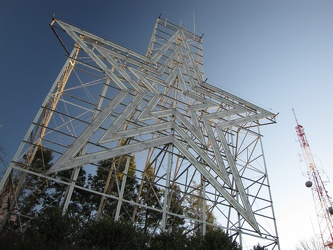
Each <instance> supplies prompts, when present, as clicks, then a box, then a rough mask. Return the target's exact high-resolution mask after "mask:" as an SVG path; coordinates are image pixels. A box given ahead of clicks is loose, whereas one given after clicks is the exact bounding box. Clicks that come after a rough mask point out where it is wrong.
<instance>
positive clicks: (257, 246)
mask: <svg viewBox="0 0 333 250" xmlns="http://www.w3.org/2000/svg"><path fill="white" fill-rule="evenodd" d="M253 250H267V248H265V247H264V246H261V245H260V244H259V243H258V245H256V246H254V247H253Z"/></svg>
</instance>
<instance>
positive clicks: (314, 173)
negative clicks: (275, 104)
mask: <svg viewBox="0 0 333 250" xmlns="http://www.w3.org/2000/svg"><path fill="white" fill-rule="evenodd" d="M293 113H294V116H295V120H296V123H297V126H296V127H295V129H296V133H297V136H298V141H299V143H300V145H301V148H302V150H303V154H304V159H305V163H306V166H307V168H308V170H307V174H308V177H309V180H308V181H307V182H306V183H305V186H306V187H308V188H311V190H312V196H313V201H314V205H315V208H316V213H317V220H318V224H319V229H320V236H321V239H322V242H323V244H324V246H325V247H328V248H330V249H333V221H332V215H333V208H332V201H331V198H330V197H329V195H328V192H327V191H326V188H325V185H324V182H323V181H322V178H321V176H320V173H319V171H318V170H317V168H316V164H315V162H314V160H313V156H312V153H311V150H310V146H309V143H308V140H307V139H306V136H305V132H304V128H303V126H302V125H300V124H299V123H298V121H297V118H296V114H295V111H294V109H293Z"/></svg>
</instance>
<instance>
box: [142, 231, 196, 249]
mask: <svg viewBox="0 0 333 250" xmlns="http://www.w3.org/2000/svg"><path fill="white" fill-rule="evenodd" d="M189 242H190V239H189V238H187V237H186V235H184V234H183V233H182V232H181V231H176V230H172V231H169V232H161V233H160V234H158V235H156V236H155V237H153V238H152V239H151V241H150V245H149V248H150V249H160V250H163V249H173V250H178V249H179V250H182V249H189V248H188V246H189Z"/></svg>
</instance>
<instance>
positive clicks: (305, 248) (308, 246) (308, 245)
mask: <svg viewBox="0 0 333 250" xmlns="http://www.w3.org/2000/svg"><path fill="white" fill-rule="evenodd" d="M325 249H326V248H325V246H324V245H323V243H322V242H321V241H320V240H317V239H315V238H311V239H309V240H303V241H300V242H299V244H298V245H297V246H296V250H325Z"/></svg>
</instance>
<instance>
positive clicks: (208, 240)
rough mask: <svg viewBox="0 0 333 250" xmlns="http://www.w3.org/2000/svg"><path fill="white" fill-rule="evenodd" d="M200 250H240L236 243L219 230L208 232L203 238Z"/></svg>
mask: <svg viewBox="0 0 333 250" xmlns="http://www.w3.org/2000/svg"><path fill="white" fill-rule="evenodd" d="M201 247H202V248H201V249H207V250H213V249H219V250H240V249H241V248H240V247H239V245H238V243H237V242H236V241H233V240H231V239H230V238H229V236H228V235H227V234H226V233H225V232H223V231H222V230H220V229H214V230H209V231H208V232H207V233H206V234H205V236H204V245H202V246H201Z"/></svg>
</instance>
